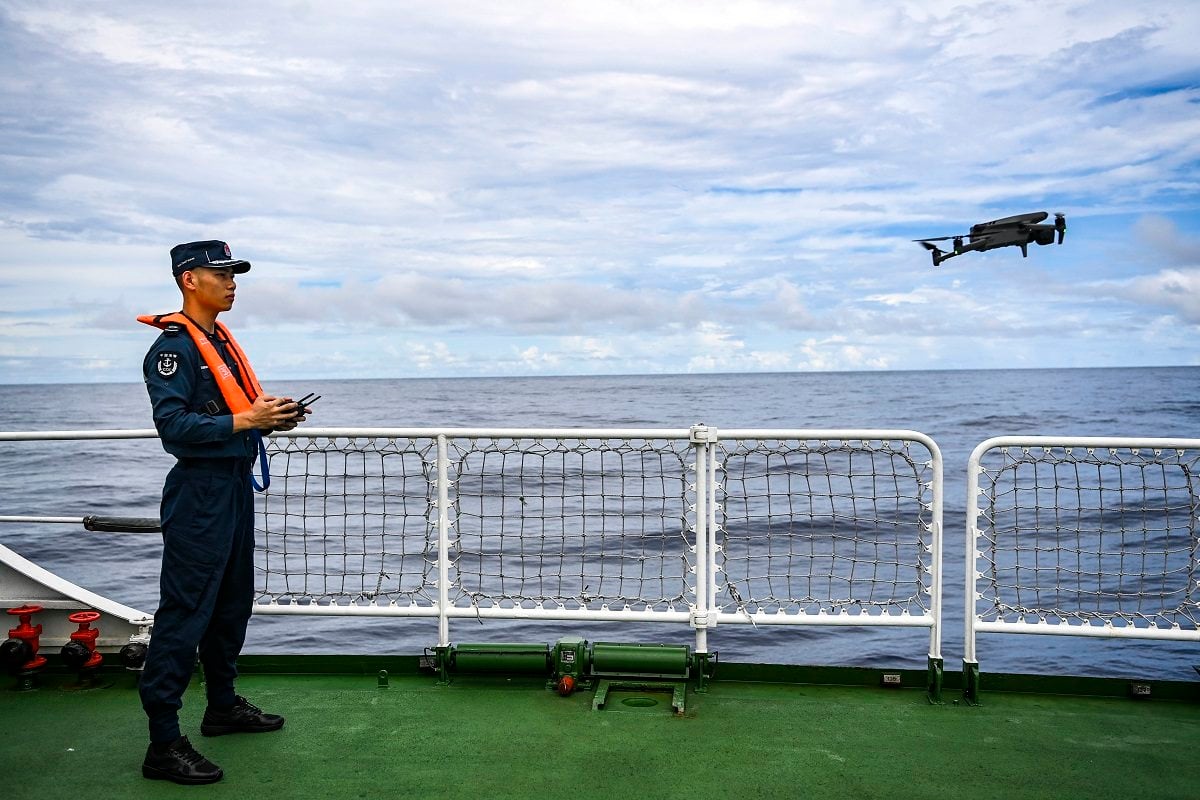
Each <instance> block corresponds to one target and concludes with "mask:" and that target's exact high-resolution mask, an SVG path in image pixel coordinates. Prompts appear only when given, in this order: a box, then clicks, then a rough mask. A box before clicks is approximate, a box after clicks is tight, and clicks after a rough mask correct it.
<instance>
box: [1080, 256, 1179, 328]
mask: <svg viewBox="0 0 1200 800" xmlns="http://www.w3.org/2000/svg"><path fill="white" fill-rule="evenodd" d="M1088 291H1089V293H1090V294H1092V295H1095V296H1098V297H1107V298H1112V299H1116V300H1122V301H1124V302H1127V303H1132V304H1135V305H1137V306H1143V307H1146V308H1150V309H1161V310H1165V311H1169V312H1170V313H1172V314H1173V315H1175V316H1176V317H1177V318H1178V319H1180V320H1181V321H1183V322H1185V323H1187V324H1189V325H1200V267H1197V268H1191V269H1165V270H1161V271H1159V272H1156V273H1154V274H1153V275H1141V276H1138V277H1136V278H1130V279H1128V280H1124V281H1103V282H1099V283H1094V284H1092V285H1091V286H1089V287H1088Z"/></svg>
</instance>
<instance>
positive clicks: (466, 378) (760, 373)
mask: <svg viewBox="0 0 1200 800" xmlns="http://www.w3.org/2000/svg"><path fill="white" fill-rule="evenodd" d="M1161 369H1185V370H1186V369H1200V364H1138V365H1130V366H1119V365H1118V366H1113V365H1107V366H1068V367H1045V366H1041V367H927V368H922V369H902V368H896V369H825V370H815V369H814V370H762V371H754V372H736V371H735V372H578V373H572V372H563V373H554V374H540V373H526V374H519V375H405V376H377V377H371V378H345V377H324V378H320V377H312V376H308V377H291V376H288V377H273V376H268V377H264V378H262V380H263V381H266V382H271V381H337V382H339V383H353V382H362V383H366V382H371V381H459V380H461V381H471V380H485V381H495V380H554V379H562V378H569V379H572V380H578V379H583V378H597V379H604V378H701V377H704V376H712V377H722V378H728V377H737V376H751V377H770V376H778V375H792V376H794V375H893V374H894V375H920V374H925V373H935V374H941V373H950V372H1060V371H1062V372H1067V371H1077V372H1082V371H1088V370H1096V371H1098V370H1161ZM141 384H142V381H139V380H128V381H112V380H101V381H37V382H35V381H5V380H0V386H138V385H141Z"/></svg>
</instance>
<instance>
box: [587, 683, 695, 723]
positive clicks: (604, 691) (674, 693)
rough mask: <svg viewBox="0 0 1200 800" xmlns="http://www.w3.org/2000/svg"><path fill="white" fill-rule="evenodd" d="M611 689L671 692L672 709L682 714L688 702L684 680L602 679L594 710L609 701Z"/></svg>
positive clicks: (597, 689) (593, 703) (593, 704)
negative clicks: (655, 681)
mask: <svg viewBox="0 0 1200 800" xmlns="http://www.w3.org/2000/svg"><path fill="white" fill-rule="evenodd" d="M611 689H626V690H630V691H635V692H670V693H671V710H672V711H674V712H675V713H676V714H678V715H680V716H682V715H683V712H684V711H685V703H686V702H687V700H686V698H687V683H686V682H684V681H670V682H668V681H659V682H657V683H652V682H647V681H608V680H605V681H600V683H599V684H598V685H597V686H596V695H595V697H593V698H592V711H600V710H601V709H603V708H604V706H605V704H606V703H607V702H608V693H609V691H610V690H611Z"/></svg>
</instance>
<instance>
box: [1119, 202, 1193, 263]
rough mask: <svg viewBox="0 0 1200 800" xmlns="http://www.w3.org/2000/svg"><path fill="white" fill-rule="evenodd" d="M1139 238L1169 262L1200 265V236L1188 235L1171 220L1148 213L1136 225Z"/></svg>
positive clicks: (1135, 228)
mask: <svg viewBox="0 0 1200 800" xmlns="http://www.w3.org/2000/svg"><path fill="white" fill-rule="evenodd" d="M1133 230H1134V235H1135V236H1137V238H1138V240H1139V241H1140V242H1141V243H1143V244H1145V245H1147V246H1148V247H1150V248H1151V250H1152V251H1153V252H1154V253H1156V254H1157V255H1159V256H1161V257H1162V258H1164V259H1166V262H1167V263H1168V264H1171V265H1173V266H1196V265H1200V236H1188V235H1186V234H1184V233H1183V232H1181V231H1180V230H1179V228H1178V226H1176V224H1175V223H1174V222H1172V221H1171V220H1169V219H1167V218H1165V217H1161V216H1158V215H1154V214H1147V215H1145V216H1142V217H1140V218H1139V219H1138V221H1137V224H1136V225H1134V229H1133Z"/></svg>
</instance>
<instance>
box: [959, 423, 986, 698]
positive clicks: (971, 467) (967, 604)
mask: <svg viewBox="0 0 1200 800" xmlns="http://www.w3.org/2000/svg"><path fill="white" fill-rule="evenodd" d="M985 444H986V443H985ZM984 452H985V451H984V449H983V447H982V445H981V446H980V447H976V448H975V451H974V452H973V453H971V457H970V459H968V461H967V526H966V528H967V542H966V546H965V547H964V548H963V550H964V551H965V552H966V558H967V563H966V569H965V570H964V572H965V573H966V586H965V587H964V588H965V589H966V592H965V595H966V596H965V600H964V603H963V677H962V695H963V700H964V701H966V703H967V704H968V705H978V704H979V659H978V657H977V656H976V654H975V601H976V592H977V586H976V579H977V577H978V571H979V531H978V528H977V527H976V525H977V523H978V522H979V475H980V473H982V472H983V467H982V466H981V465H980V462H981V461H982V459H983V453H984Z"/></svg>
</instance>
